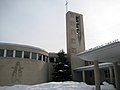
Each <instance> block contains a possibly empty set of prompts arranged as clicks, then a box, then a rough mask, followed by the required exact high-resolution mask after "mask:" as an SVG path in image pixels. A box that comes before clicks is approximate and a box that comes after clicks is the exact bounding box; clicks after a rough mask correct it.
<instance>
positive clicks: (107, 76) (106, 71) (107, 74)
mask: <svg viewBox="0 0 120 90" xmlns="http://www.w3.org/2000/svg"><path fill="white" fill-rule="evenodd" d="M104 72H105V77H106V78H109V77H110V76H109V71H108V70H105V71H104Z"/></svg>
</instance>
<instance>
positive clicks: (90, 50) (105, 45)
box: [77, 39, 120, 56]
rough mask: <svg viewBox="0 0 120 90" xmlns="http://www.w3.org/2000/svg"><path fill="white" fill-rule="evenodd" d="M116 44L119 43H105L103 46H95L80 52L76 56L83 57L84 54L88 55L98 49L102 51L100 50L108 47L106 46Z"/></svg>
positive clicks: (117, 41) (115, 41)
mask: <svg viewBox="0 0 120 90" xmlns="http://www.w3.org/2000/svg"><path fill="white" fill-rule="evenodd" d="M117 43H120V41H119V40H118V39H116V40H114V41H112V42H109V43H105V44H103V45H100V46H96V47H94V48H90V49H88V50H85V51H83V52H80V53H78V54H77V56H79V55H83V54H86V53H89V52H93V51H96V50H99V49H102V48H105V47H108V46H111V45H114V44H117Z"/></svg>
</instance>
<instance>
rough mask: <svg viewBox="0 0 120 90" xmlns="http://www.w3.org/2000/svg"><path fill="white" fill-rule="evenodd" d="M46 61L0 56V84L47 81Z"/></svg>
mask: <svg viewBox="0 0 120 90" xmlns="http://www.w3.org/2000/svg"><path fill="white" fill-rule="evenodd" d="M48 73H49V71H48V63H46V62H43V61H38V60H36V61H35V60H29V59H28V60H27V59H19V58H18V59H17V58H11V57H9V58H8V57H5V58H4V57H0V85H14V84H38V83H43V82H47V81H48V79H49V77H48Z"/></svg>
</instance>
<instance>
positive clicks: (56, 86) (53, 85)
mask: <svg viewBox="0 0 120 90" xmlns="http://www.w3.org/2000/svg"><path fill="white" fill-rule="evenodd" d="M103 84H104V85H101V88H102V90H115V88H114V86H113V85H109V84H108V83H103ZM0 90H95V86H94V85H87V84H86V83H83V82H80V83H79V82H73V81H69V82H50V83H44V84H37V85H14V86H1V87H0Z"/></svg>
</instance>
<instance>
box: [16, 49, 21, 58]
mask: <svg viewBox="0 0 120 90" xmlns="http://www.w3.org/2000/svg"><path fill="white" fill-rule="evenodd" d="M15 57H18V58H22V51H18V50H16V53H15Z"/></svg>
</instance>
